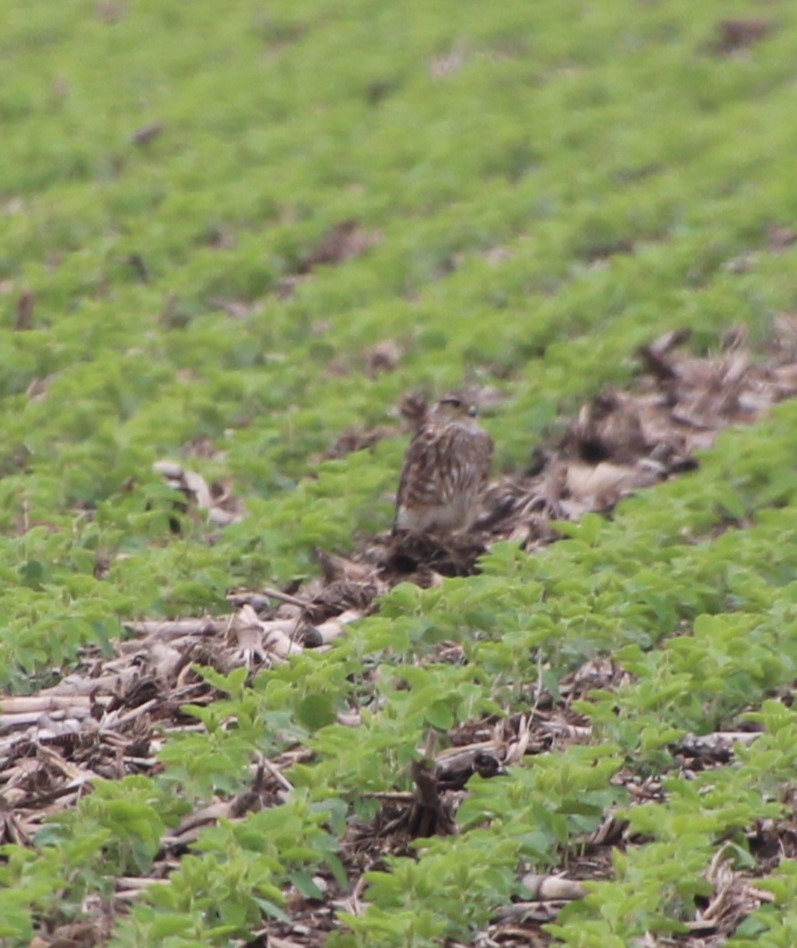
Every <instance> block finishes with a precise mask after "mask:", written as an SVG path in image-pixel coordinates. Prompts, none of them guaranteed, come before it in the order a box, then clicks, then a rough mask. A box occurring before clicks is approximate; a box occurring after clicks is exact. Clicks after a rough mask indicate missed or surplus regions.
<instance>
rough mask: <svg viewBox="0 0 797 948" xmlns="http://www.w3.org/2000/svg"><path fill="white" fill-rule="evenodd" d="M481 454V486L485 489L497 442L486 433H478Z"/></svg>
mask: <svg viewBox="0 0 797 948" xmlns="http://www.w3.org/2000/svg"><path fill="white" fill-rule="evenodd" d="M478 438H479V442H478V443H479V454H480V456H481V486H482V487H483V486H484V485H485V484H486V483H487V481H488V479H489V477H490V468H491V467H492V464H493V454H494V453H495V442H494V441H493V439H492V437H491V436H490V435H489V434H488V433H487V432H486V431H479V432H478Z"/></svg>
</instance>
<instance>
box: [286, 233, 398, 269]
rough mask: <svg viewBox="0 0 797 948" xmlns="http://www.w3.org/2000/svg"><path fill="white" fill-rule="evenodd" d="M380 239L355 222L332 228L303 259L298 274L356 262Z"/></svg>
mask: <svg viewBox="0 0 797 948" xmlns="http://www.w3.org/2000/svg"><path fill="white" fill-rule="evenodd" d="M378 241H379V238H378V236H377V235H376V234H373V233H371V232H369V231H366V230H365V229H364V228H363V227H361V226H360V224H359V223H358V222H357V221H355V220H345V221H341V222H340V223H338V224H335V225H334V226H332V227H330V229H329V230H328V231H327V232H326V233H325V234H324V236H323V237H322V238H321V240H319V242H318V243H317V244H316V245H315V247H313V248H312V250H310V251H309V252H308V253H307V254H306V255H305V256H304V258H303V259H302V261H301V262H300V264H299V266H298V267H297V270H296V272H297V273H298V274H307V273H310V271H311V270H314V269H315V268H316V267H320V266H336V265H337V264H339V263H345V262H346V261H347V260H354V259H355V258H356V257H359V256H361V255H362V254H364V253H365V251H366V250H369V249H370V248H371V247H373V246H374V245H375V244H376V243H378Z"/></svg>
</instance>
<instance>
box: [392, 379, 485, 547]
mask: <svg viewBox="0 0 797 948" xmlns="http://www.w3.org/2000/svg"><path fill="white" fill-rule="evenodd" d="M476 414H477V412H476V408H475V406H474V405H472V404H470V402H468V401H467V400H466V399H465V398H463V397H461V396H460V395H446V396H445V397H444V398H441V399H440V401H439V402H437V404H436V405H435V406H434V407H433V408H432V409H431V411H430V412H429V413H428V414H427V416H426V418H425V419H424V421H423V424H422V425H421V427H420V428H419V429H418V432H417V433H416V435H415V437H414V438H413V439H412V441H411V442H410V444H409V447H408V448H407V453H406V455H405V456H404V467H403V469H402V472H401V481H400V482H399V489H398V496H397V498H396V519H395V520H394V522H393V533H396V532H397V531H400V530H405V531H407V532H409V533H428V532H435V531H437V532H442V533H451V532H453V531H455V530H466V529H467V528H468V527H469V526H470V524H471V523H472V522H473V520H474V518H475V516H476V514H477V513H478V501H479V498H480V495H481V492H482V490H483V489H484V486H485V485H486V483H487V477H488V475H489V473H490V463H491V461H492V458H493V439H492V438H491V437H490V435H489V434H487V432H486V431H484V430H483V429H482V428H480V427H479V424H478V422H477V421H476Z"/></svg>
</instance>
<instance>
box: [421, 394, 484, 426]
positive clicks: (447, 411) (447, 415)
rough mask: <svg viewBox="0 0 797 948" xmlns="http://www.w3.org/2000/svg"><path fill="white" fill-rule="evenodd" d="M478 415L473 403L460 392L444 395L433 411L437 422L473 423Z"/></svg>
mask: <svg viewBox="0 0 797 948" xmlns="http://www.w3.org/2000/svg"><path fill="white" fill-rule="evenodd" d="M478 414H479V412H478V409H477V408H476V406H475V405H474V404H473V402H472V401H471V400H470V399H469V398H466V397H465V396H464V395H462V394H460V393H458V392H454V393H452V394H450V395H444V396H443V397H442V398H441V399H440V400H439V401H438V402H437V403H436V404H435V406H434V408H433V409H432V415H433V417H434V418H435V420H437V421H472V420H473V419H474V418H475V417H476V416H477V415H478Z"/></svg>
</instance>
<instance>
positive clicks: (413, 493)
mask: <svg viewBox="0 0 797 948" xmlns="http://www.w3.org/2000/svg"><path fill="white" fill-rule="evenodd" d="M442 435H443V432H442V431H441V430H440V429H439V428H438V426H431V425H430V426H426V427H424V428H422V429H421V430H420V431H419V432H418V433H417V434H416V435H415V437H414V438H413V439H412V441H411V442H410V444H409V447H408V448H407V453H406V454H405V455H404V467H403V468H402V470H401V479H400V481H399V489H398V495H397V497H396V507H397V508H400V507H426V506H430V505H433V504H438V503H441V502H443V501H444V499H445V498H444V497H443V496H442V486H443V485H442V484H441V480H440V474H441V471H442V470H443V469H444V466H445V457H444V454H445V447H444V445H443V443H442V442H443V440H444V438H443V437H442Z"/></svg>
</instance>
